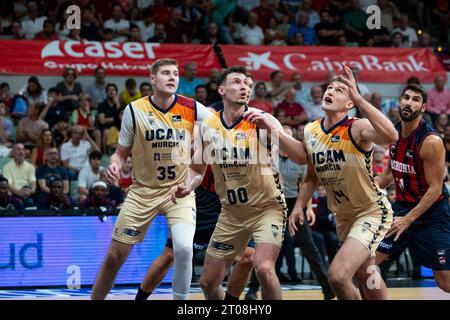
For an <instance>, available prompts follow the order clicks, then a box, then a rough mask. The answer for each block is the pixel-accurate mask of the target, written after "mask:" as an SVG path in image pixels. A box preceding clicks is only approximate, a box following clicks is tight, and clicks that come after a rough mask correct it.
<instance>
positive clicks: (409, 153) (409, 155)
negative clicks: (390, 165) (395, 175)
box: [406, 150, 414, 158]
mask: <svg viewBox="0 0 450 320" xmlns="http://www.w3.org/2000/svg"><path fill="white" fill-rule="evenodd" d="M406 156H407V157H408V158H414V152H413V151H412V150H406Z"/></svg>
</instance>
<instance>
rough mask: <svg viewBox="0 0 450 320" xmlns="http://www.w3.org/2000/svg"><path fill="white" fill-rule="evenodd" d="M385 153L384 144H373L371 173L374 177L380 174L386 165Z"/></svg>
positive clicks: (386, 152)
mask: <svg viewBox="0 0 450 320" xmlns="http://www.w3.org/2000/svg"><path fill="white" fill-rule="evenodd" d="M387 154H388V150H387V149H386V148H385V147H384V146H380V145H375V146H374V148H373V163H372V173H373V175H374V176H375V177H376V176H378V175H380V174H381V173H382V172H383V171H384V170H385V169H386V167H387V166H388V158H387V157H386V156H387Z"/></svg>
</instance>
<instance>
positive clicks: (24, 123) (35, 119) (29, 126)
mask: <svg viewBox="0 0 450 320" xmlns="http://www.w3.org/2000/svg"><path fill="white" fill-rule="evenodd" d="M44 107H45V105H44V104H42V103H37V104H35V103H31V104H30V105H29V107H28V113H27V116H26V117H25V118H22V119H20V121H19V125H18V126H17V131H16V140H17V142H21V143H23V144H24V145H25V147H27V149H29V150H31V149H32V148H33V147H34V146H35V145H36V144H37V142H38V139H39V136H40V135H41V132H42V131H43V130H45V129H48V123H47V122H45V121H44V120H42V119H40V118H39V115H40V113H41V111H42V110H43V109H44Z"/></svg>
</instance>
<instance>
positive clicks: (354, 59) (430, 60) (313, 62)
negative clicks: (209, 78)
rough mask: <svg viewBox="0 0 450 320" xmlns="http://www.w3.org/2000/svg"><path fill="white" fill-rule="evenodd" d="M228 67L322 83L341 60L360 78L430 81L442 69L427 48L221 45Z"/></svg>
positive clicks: (339, 67)
mask: <svg viewBox="0 0 450 320" xmlns="http://www.w3.org/2000/svg"><path fill="white" fill-rule="evenodd" d="M221 48H222V52H223V55H224V58H225V61H226V63H227V65H228V66H231V65H245V66H246V67H247V68H248V69H249V71H251V72H252V73H253V74H254V75H255V78H256V79H258V80H265V81H267V80H269V79H270V74H271V73H272V72H273V71H275V70H282V71H283V72H284V73H285V75H286V77H287V79H290V77H291V76H292V74H293V73H300V74H301V75H302V77H303V80H304V81H314V82H321V81H323V80H324V77H325V74H326V73H327V72H329V71H334V72H335V73H340V72H341V70H342V63H344V64H347V65H348V66H356V67H358V68H359V69H360V75H359V79H358V80H359V81H362V82H382V83H383V82H384V83H405V82H406V80H407V79H408V78H409V77H411V76H416V77H417V78H419V79H420V80H421V81H422V82H433V81H434V77H435V76H436V75H438V74H444V75H445V70H444V68H443V67H442V65H441V63H440V62H439V60H438V59H437V57H436V56H435V55H434V54H433V52H432V51H431V50H429V49H394V48H364V47H357V48H355V47H322V46H321V47H299V46H295V47H294V46H237V45H236V46H235V45H223V46H221Z"/></svg>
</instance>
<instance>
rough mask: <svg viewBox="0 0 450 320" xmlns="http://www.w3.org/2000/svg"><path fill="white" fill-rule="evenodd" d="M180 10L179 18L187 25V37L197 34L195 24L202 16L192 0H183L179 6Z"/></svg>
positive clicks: (191, 37) (190, 37)
mask: <svg viewBox="0 0 450 320" xmlns="http://www.w3.org/2000/svg"><path fill="white" fill-rule="evenodd" d="M179 9H180V11H181V20H182V21H183V22H184V23H185V24H186V26H187V36H188V39H193V38H195V37H196V35H197V31H198V29H197V26H198V23H199V22H200V19H201V18H202V15H201V13H200V11H199V10H198V9H197V8H196V7H195V6H194V1H193V0H183V3H182V4H181V5H180V6H179Z"/></svg>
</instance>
